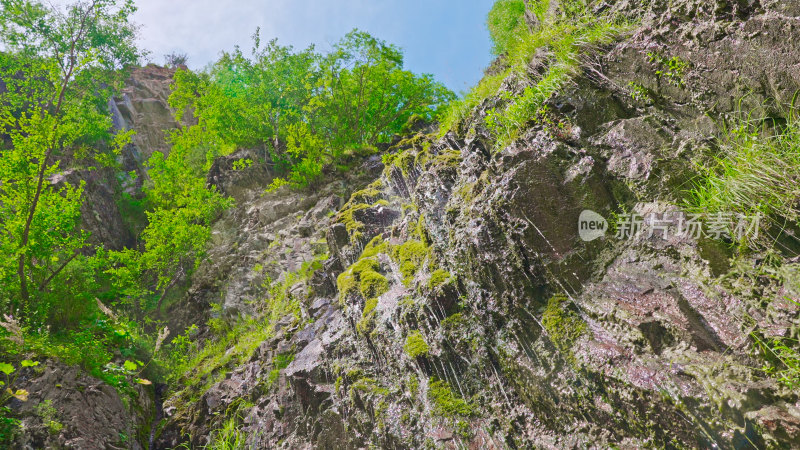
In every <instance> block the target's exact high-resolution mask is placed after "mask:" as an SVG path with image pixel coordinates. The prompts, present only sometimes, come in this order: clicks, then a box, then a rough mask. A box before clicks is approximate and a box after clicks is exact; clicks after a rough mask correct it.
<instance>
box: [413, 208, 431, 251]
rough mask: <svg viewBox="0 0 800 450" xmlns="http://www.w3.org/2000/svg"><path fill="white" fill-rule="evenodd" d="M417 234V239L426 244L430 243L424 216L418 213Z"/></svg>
mask: <svg viewBox="0 0 800 450" xmlns="http://www.w3.org/2000/svg"><path fill="white" fill-rule="evenodd" d="M416 231H417V236H419V240H420V241H421V242H422V243H423V244H425V245H426V246H430V245H431V241H430V239H429V238H428V230H427V227H426V226H425V216H424V215H422V214H420V216H419V220H418V221H417V230H416Z"/></svg>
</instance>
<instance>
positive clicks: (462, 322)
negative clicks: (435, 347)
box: [441, 313, 467, 331]
mask: <svg viewBox="0 0 800 450" xmlns="http://www.w3.org/2000/svg"><path fill="white" fill-rule="evenodd" d="M466 324H467V319H466V318H465V317H464V315H463V314H461V313H455V314H453V315H452V316H449V317H447V318H446V319H444V320H443V321H442V323H441V326H442V328H443V329H444V330H445V331H457V330H459V329H461V328H463V327H464V326H466Z"/></svg>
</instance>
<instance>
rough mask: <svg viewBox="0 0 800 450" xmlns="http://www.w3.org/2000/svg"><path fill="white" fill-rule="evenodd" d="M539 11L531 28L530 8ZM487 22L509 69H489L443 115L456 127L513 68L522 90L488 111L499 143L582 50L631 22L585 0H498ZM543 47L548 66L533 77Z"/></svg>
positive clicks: (525, 120) (520, 125)
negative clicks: (594, 11)
mask: <svg viewBox="0 0 800 450" xmlns="http://www.w3.org/2000/svg"><path fill="white" fill-rule="evenodd" d="M526 11H527V13H528V14H529V16H531V17H535V22H536V25H535V27H534V29H532V28H531V27H530V26H529V25H528V23H527V22H526V20H525V14H526ZM487 26H488V28H489V31H490V34H491V36H492V41H493V43H494V47H493V48H494V51H495V52H496V53H497V54H499V55H500V54H501V55H502V58H503V62H504V64H505V66H506V69H505V70H504V71H503V72H501V73H498V74H494V75H488V76H486V77H484V79H483V80H481V82H480V83H478V85H477V86H475V87H474V88H473V89H471V90H470V91H469V92H468V93H467V94H465V95H464V97H463V98H462V99H461V100H459V101H456V102H453V103H452V104H451V107H450V109H449V110H448V111H447V113H446V114H445V115H444V118H443V120H442V126H441V133H442V134H444V133H446V132H447V131H449V130H451V129H456V128H457V127H458V126H459V125H460V124H461V123H463V121H464V120H465V119H466V118H467V117H468V116H469V114H470V113H471V112H472V111H473V110H474V109H475V108H476V107H477V106H478V105H480V104H481V103H482V102H483V101H484V100H485V99H487V98H489V97H492V96H495V95H498V93H499V90H500V87H501V85H502V83H503V81H504V80H505V79H507V78H508V77H509V76H510V75H511V74H516V75H517V76H518V77H519V79H520V80H523V82H524V84H526V85H527V86H525V88H524V90H523V91H522V93H521V94H519V95H517V96H507V97H505V98H503V100H504V104H503V106H502V107H499V108H495V109H493V110H491V111H489V114H488V117H487V121H486V124H487V126H488V128H489V130H490V131H491V132H492V134H493V135H494V137H495V138H496V148H503V147H504V146H506V145H507V144H508V143H510V142H511V141H513V140H514V139H515V138H516V137H517V136H518V134H519V132H520V131H521V130H522V129H524V127H525V126H526V125H528V124H529V123H530V122H532V121H533V120H534V119H535V118H536V117H537V115H538V114H539V112H540V110H541V108H542V106H543V105H544V103H545V102H546V101H547V99H549V98H550V97H551V96H552V95H553V94H554V93H555V92H557V91H558V90H559V89H561V88H562V87H563V86H564V84H565V83H566V82H567V81H568V80H569V79H570V78H571V77H572V75H573V74H574V73H575V71H576V69H577V67H578V64H579V56H580V53H581V50H583V49H585V48H586V47H588V46H591V45H598V44H604V43H608V42H610V41H611V40H612V39H613V38H614V36H616V35H617V34H618V33H619V32H620V31H622V30H624V29H625V28H627V26H626V25H625V24H622V23H617V22H616V21H615V20H614V19H613V18H612V17H610V16H606V15H601V16H597V17H595V16H592V15H591V14H590V13H589V11H588V10H587V8H586V4H585V2H583V1H581V0H570V1H562V2H560V3H559V5H558V8H551V3H550V1H549V0H535V1H529V2H527V5H526V4H525V2H523V1H521V0H499V1H497V2H496V3H495V5H494V7H493V8H492V11H491V12H490V13H489V17H488V20H487ZM540 49H544V50H545V52H544V54H545V55H547V58H548V60H549V61H548V68H547V69H546V72H545V73H544V74H543V75H542V76H541V77H539V78H537V79H531V78H530V75H529V73H528V70H529V65H530V63H531V60H532V59H533V57H534V55H535V54H536V53H537V51H539V50H540Z"/></svg>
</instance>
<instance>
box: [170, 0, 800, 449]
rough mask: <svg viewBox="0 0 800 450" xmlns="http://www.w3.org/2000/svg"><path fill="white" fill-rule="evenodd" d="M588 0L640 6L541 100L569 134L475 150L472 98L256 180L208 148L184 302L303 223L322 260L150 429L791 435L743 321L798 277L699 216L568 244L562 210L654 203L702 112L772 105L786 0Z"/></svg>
mask: <svg viewBox="0 0 800 450" xmlns="http://www.w3.org/2000/svg"><path fill="white" fill-rule="evenodd" d="M606 3H607V4H606V7H610V8H615V9H617V10H618V11H620V12H621V13H623V14H631V15H633V13H634V12H635V13H636V14H637V17H639V18H640V21H639V22H638V25H637V27H636V29H635V30H633V31H632V32H631V33H629V34H628V35H626V36H623V37H621V38H620V40H619V41H618V42H617V43H615V44H612V45H610V46H609V48H607V49H603V51H599V52H594V53H590V55H589V56H588V57H587V58H586V60H585V61H584V63H583V66H582V71H581V73H580V74H579V75H578V76H577V77H576V79H575V80H574V83H573V84H571V85H570V86H569V87H568V88H567V89H564V90H563V91H562V92H561V93H560V94H558V95H557V96H556V97H554V98H551V99H550V102H549V105H550V106H551V107H552V109H553V110H554V111H557V112H558V114H560V115H561V117H562V118H563V120H565V121H568V122H569V123H570V124H571V126H572V128H571V132H570V133H567V134H564V133H562V134H553V133H550V132H548V130H546V129H544V127H541V126H536V125H533V124H532V125H531V128H530V129H529V130H527V131H526V132H525V133H523V134H522V135H521V136H520V138H519V139H518V140H517V141H515V142H514V143H513V144H511V145H509V146H508V147H506V148H504V149H495V150H493V149H492V148H493V145H494V144H493V139H492V137H491V136H490V135H489V134H488V132H487V131H486V130H485V127H483V126H482V124H481V122H480V120H478V118H480V117H483V116H485V114H486V111H487V109H489V108H490V104H491V101H488V102H486V104H484V105H482V106H481V107H479V109H478V110H476V111H474V112H473V115H472V118H471V119H470V120H468V123H467V124H466V125H465V126H464V127H462V129H463V130H462V131H461V132H460V133H454V132H451V133H449V134H447V135H445V136H443V137H436V136H434V135H424V134H420V135H418V136H416V137H413V138H410V139H406V140H404V141H400V142H398V143H396V145H395V146H394V148H393V149H392V152H393V156H392V157H391V158H386V159H385V160H384V161H385V162H386V165H385V167H383V169H382V172H379V171H378V170H376V169H375V168H374V167H373V169H369V168H366V169H364V176H359V177H350V178H348V179H347V180H346V182H337V181H331V180H328V181H327V182H326V184H324V185H322V186H320V187H318V188H316V189H314V190H313V192H309V191H300V192H288V191H280V192H276V193H273V194H266V195H262V193H263V188H264V186H266V185H268V180H265V179H264V176H262V175H255V174H254V175H252V177H251V176H250V175H248V173H246V172H245V173H242V174H236V175H235V179H232V178H225V170H224V164H220V166H219V171H218V173H216V174H215V177H217V178H215V179H218V180H219V181H218V182H219V183H221V184H220V185H222V186H226V187H225V189H226V190H228V191H229V192H231V195H234V197H236V198H237V200H238V203H239V204H238V206H237V208H236V209H235V211H232V212H231V213H230V214H229V215H228V216H226V217H224V218H223V219H221V220H220V221H219V222H218V223H217V225H216V226H215V242H214V248H213V249H212V250H211V252H210V254H209V259H208V261H207V262H205V263H204V267H203V268H201V270H200V271H199V276H198V277H197V278H196V279H195V280H194V282H193V287H192V288H191V289H190V290H189V293H188V295H187V299H188V302H189V304H192V302H194V304H197V305H200V306H198V307H197V311H201V313H203V314H205V313H208V312H207V309H205V307H206V305H208V304H209V303H210V302H212V301H221V304H222V305H223V307H222V310H223V311H225V312H228V313H230V314H237V315H244V316H248V315H256V314H258V308H259V301H260V300H261V299H263V298H264V296H265V292H263V291H261V290H259V288H258V283H260V281H261V280H263V275H264V274H263V273H260V274H259V273H256V274H254V271H253V270H252V267H253V266H254V265H256V264H259V265H261V267H262V270H263V271H264V273H267V274H269V276H270V277H273V278H277V277H280V276H281V274H283V273H285V272H291V271H295V270H297V268H298V267H299V266H300V265H302V263H303V261H308V260H309V259H310V258H313V256H314V255H315V254H318V253H317V252H316V250H315V248H316V247H315V246H317V245H321V244H322V243H323V242H324V244H325V251H327V252H328V259H327V261H325V263H324V264H323V265H322V268H321V269H320V270H318V271H317V273H316V274H315V275H314V276H313V277H312V278H311V279H310V280H309V281H308V284H309V285H311V286H313V289H305V287H307V286H305V285H301V286H298V288H297V289H296V290H293V292H294V294H293V295H294V296H295V298H297V299H298V300H299V301H300V302H301V304H302V314H301V317H288V318H285V319H281V320H280V321H279V322H278V325H277V326H276V328H275V332H274V334H273V335H272V336H270V337H269V338H268V339H267V340H265V341H264V342H263V343H261V345H260V346H259V347H258V350H257V351H256V352H255V353H254V355H253V357H252V358H251V360H250V361H249V362H248V363H247V364H245V365H242V366H239V367H228V368H227V369H228V370H229V372H228V373H227V375H225V379H224V380H222V381H219V382H217V383H214V384H212V385H211V386H210V387H209V388H208V389H207V390H206V391H205V392H203V393H202V396H201V399H200V401H198V402H197V403H195V404H177V406H176V408H183V409H184V411H179V412H178V413H176V414H174V415H172V416H171V418H170V419H168V420H167V424H166V425H165V426H164V429H165V430H167V431H165V432H164V434H163V435H162V437H161V440H159V441H157V446H158V447H159V448H169V447H171V446H174V445H177V444H178V443H180V442H191V443H192V444H193V445H196V446H199V445H204V444H205V443H207V442H209V441H210V439H211V437H212V436H213V435H214V433H215V430H216V429H217V428H218V427H219V426H220V424H221V422H220V420H219V419H218V417H221V416H224V415H225V414H226V412H229V411H230V409H231V408H232V407H236V410H237V414H239V415H240V416H241V417H242V420H241V424H240V425H241V430H243V431H244V433H245V435H246V437H247V441H248V444H249V445H251V446H253V447H254V448H366V447H369V446H377V447H381V448H423V447H435V448H437V447H438V448H461V447H470V448H534V447H535V448H587V447H596V448H605V447H609V446H612V445H615V446H617V447H619V448H641V447H647V446H655V447H669V448H673V447H675V448H684V447H688V448H697V447H704V448H712V447H716V448H791V447H794V446H798V445H800V434H798V430H800V398H799V397H798V394H797V393H796V392H793V391H792V390H791V389H788V388H786V387H785V386H784V385H781V384H780V383H778V382H777V381H776V380H774V379H772V378H768V377H764V376H761V374H760V372H759V371H758V370H757V367H758V364H759V363H758V361H757V359H756V358H755V356H756V355H755V353H754V350H753V348H754V342H753V339H752V334H751V332H752V330H753V322H752V320H756V321H757V322H758V326H759V327H760V328H761V329H770V330H774V333H776V335H788V334H789V333H791V331H790V330H791V329H792V328H793V327H795V328H796V327H797V326H798V325H799V324H798V322H797V314H796V312H797V311H796V309H793V307H792V306H791V305H790V304H789V303H791V302H778V301H776V302H773V303H772V304H771V306H770V308H771V309H770V312H769V313H768V314H767V313H764V312H763V309H762V306H760V305H761V300H762V299H761V296H762V295H765V294H764V292H773V291H774V292H780V295H776V296H775V297H774V298H778V297H780V296H788V297H789V298H792V299H794V300H797V296H798V292H796V291H792V290H791V289H792V288H791V287H786V286H772V285H768V286H766V287H764V286H762V287H763V288H764V289H763V290H760V291H759V292H760V293H758V294H753V292H752V291H750V290H747V289H741V288H737V287H735V286H734V285H733V284H732V283H731V282H730V276H729V275H730V274H731V273H732V272H731V271H732V269H731V268H730V267H728V266H726V264H721V263H720V261H719V260H718V258H715V257H712V255H713V251H711V250H710V249H712V250H713V245H712V244H709V243H708V242H705V241H702V240H701V241H698V240H695V239H691V238H678V237H675V236H672V237H669V236H664V235H655V236H638V237H636V238H632V239H615V238H614V236H611V235H610V234H607V235H606V237H605V238H604V239H599V240H596V241H592V242H589V243H587V242H583V241H582V240H581V239H580V237H579V235H578V228H577V223H578V217H579V215H580V213H581V211H582V210H584V209H591V210H593V211H596V212H597V213H599V214H601V215H603V216H605V217H606V218H609V219H610V218H611V217H612V213H613V212H618V211H620V210H621V209H625V210H628V211H631V210H632V211H635V212H638V213H640V214H646V213H648V212H652V211H659V210H661V209H663V207H664V204H663V203H660V202H675V201H676V200H677V199H678V198H679V194H680V189H681V186H682V185H683V184H684V183H685V181H686V180H687V179H689V178H690V177H691V176H692V168H693V158H695V157H697V156H698V155H699V153H700V149H704V148H713V145H714V143H715V139H716V138H717V136H718V134H719V132H720V129H719V128H718V123H715V121H714V120H712V119H711V118H714V119H715V120H716V119H720V118H724V117H726V116H728V115H732V114H735V113H737V108H740V107H746V108H747V110H748V111H750V110H755V111H761V112H763V113H764V114H771V115H778V114H780V108H779V105H780V104H785V103H786V102H790V101H791V99H792V97H793V96H794V93H795V92H796V91H797V90H798V89H800V78H798V73H800V72H798V70H797V68H798V67H800V49H798V48H797V45H798V41H797V40H795V39H786V37H785V36H786V35H787V34H786V33H793V34H792V35H796V34H797V27H798V26H800V19H798V18H797V17H796V16H797V15H798V14H800V12H798V11H795V9H796V8H794V7H792V6H790V5H789V4H788V3H786V2H771V1H760V2H759V1H739V2H736V1H719V2H713V3H712V2H700V1H672V2H658V4H653V2H635V1H618V2H606ZM650 5H653V6H650ZM642 11H645V13H644V14H643V16H644V17H643V18H642V17H641V16H642ZM652 52H659V54H662V55H666V56H667V57H673V56H677V57H680V58H682V59H683V60H685V61H687V62H688V66H687V67H688V69H687V71H686V73H685V74H683V81H682V83H677V84H670V83H667V82H666V81H665V80H664V79H663V77H659V76H658V75H657V74H656V71H657V70H658V68H657V67H655V66H654V63H653V62H652V61H651V58H650V57H648V53H652ZM512 81H513V80H511V81H509V83H507V86H509V88H512V86H513V85H514V83H513V82H512ZM631 83H635V84H636V85H637V86H641V87H642V89H644V90H645V91H646V92H648V98H647V99H641V98H640V99H636V98H633V97H632V96H631V92H630V86H631ZM745 94H747V95H745ZM743 99H744V100H743ZM742 102H744V104H745V106H741V105H742V104H743V103H742ZM368 164H369V163H368ZM254 170H256V169H254ZM257 170H261V169H257ZM376 177H377V181H374V182H373V180H375V178H376ZM267 178H268V177H267ZM353 191H357V192H354V193H353ZM345 193H346V194H345ZM351 193H352V196H351V195H350V194H351ZM667 213H668V214H674V215H675V214H682V212H681V211H680V210H678V209H676V208H674V207H672V209H669V208H668V212H667ZM723 262H724V261H723ZM773 288H774V289H773ZM770 289H772V291H771V290H770ZM182 305H183V306H181V307H182V308H185V307H186V303H184V304H182ZM289 359H291V361H290V362H288V363H287V364H284V365H279V364H278V363H277V361H288V360H289ZM754 368H755V369H754ZM242 405H244V406H242Z"/></svg>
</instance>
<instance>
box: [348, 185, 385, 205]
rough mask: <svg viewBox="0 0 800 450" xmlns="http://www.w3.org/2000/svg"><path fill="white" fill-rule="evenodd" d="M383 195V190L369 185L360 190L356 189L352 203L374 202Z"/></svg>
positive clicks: (351, 197) (351, 198)
mask: <svg viewBox="0 0 800 450" xmlns="http://www.w3.org/2000/svg"><path fill="white" fill-rule="evenodd" d="M380 196H381V191H379V190H378V189H376V188H373V187H367V188H366V189H362V190H360V191H356V192H354V193H353V195H351V196H350V203H352V204H359V203H372V202H374V201H375V200H377V199H378V198H380Z"/></svg>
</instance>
